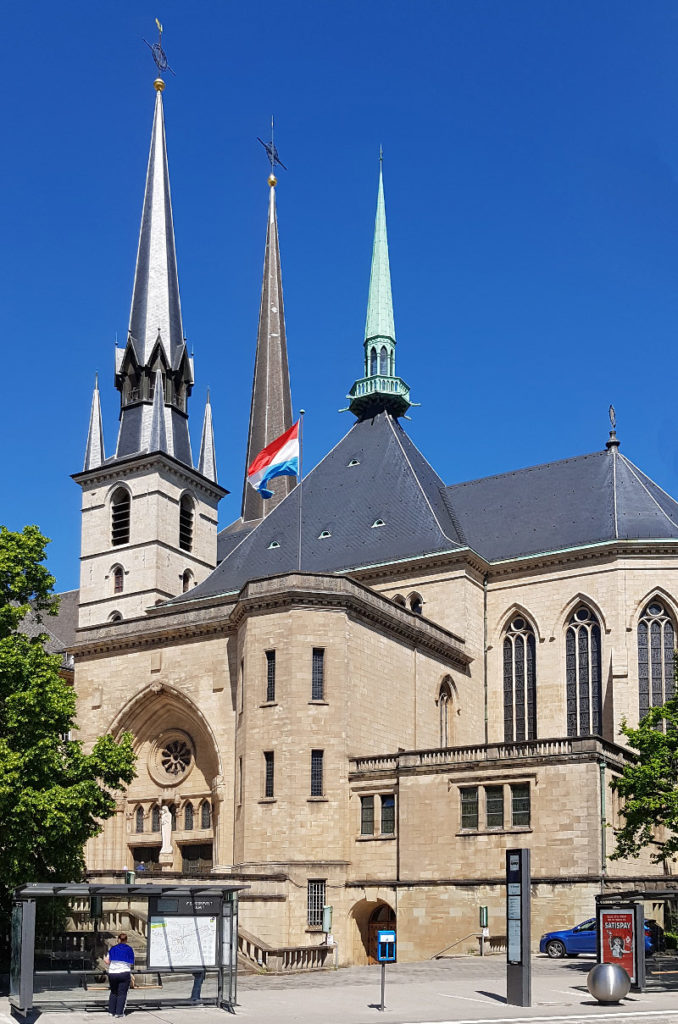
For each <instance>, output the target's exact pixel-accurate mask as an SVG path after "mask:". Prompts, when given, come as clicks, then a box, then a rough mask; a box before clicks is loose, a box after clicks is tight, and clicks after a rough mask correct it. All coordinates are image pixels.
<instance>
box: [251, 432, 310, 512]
mask: <svg viewBox="0 0 678 1024" xmlns="http://www.w3.org/2000/svg"><path fill="white" fill-rule="evenodd" d="M274 476H297V477H298V476H299V420H297V422H296V423H295V424H294V425H293V426H291V427H290V429H289V430H286V431H285V433H284V434H281V435H280V437H276V439H275V441H271V443H270V444H267V445H266V447H265V448H262V449H261V451H260V452H259V454H258V455H257V457H256V459H255V460H254V462H253V463H252V465H251V466H250V468H249V469H248V470H247V479H248V480H249V482H250V483H251V484H252V487H254V489H255V491H259V494H260V495H261V496H262V498H272V497H273V491H269V490H268V488H267V487H266V484H267V483H268V482H269V480H272V479H273V477H274Z"/></svg>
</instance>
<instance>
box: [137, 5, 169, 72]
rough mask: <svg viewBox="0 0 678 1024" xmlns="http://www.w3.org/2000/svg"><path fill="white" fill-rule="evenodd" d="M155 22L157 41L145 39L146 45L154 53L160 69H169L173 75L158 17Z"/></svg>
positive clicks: (156, 63)
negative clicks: (163, 44)
mask: <svg viewBox="0 0 678 1024" xmlns="http://www.w3.org/2000/svg"><path fill="white" fill-rule="evenodd" d="M155 23H156V25H157V26H158V41H157V43H149V41H148V39H144V42H145V43H146V46H147V47H148V48H149V50H150V51H151V53H152V54H153V60H154V61H155V66H156V67H157V69H158V71H169V73H170V74H171V75H173V74H174V71H173V70H172V68H171V67H170V66H169V64H168V63H167V55H166V53H165V51H164V50H163V48H162V25H161V24H160V22H159V20H158V19H157V18H156V19H155Z"/></svg>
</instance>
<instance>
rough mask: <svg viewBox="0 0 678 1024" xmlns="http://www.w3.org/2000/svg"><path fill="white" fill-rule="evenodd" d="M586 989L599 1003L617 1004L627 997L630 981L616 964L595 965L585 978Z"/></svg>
mask: <svg viewBox="0 0 678 1024" xmlns="http://www.w3.org/2000/svg"><path fill="white" fill-rule="evenodd" d="M586 987H587V988H588V990H589V992H590V993H591V995H592V996H593V998H594V999H597V1000H598V1002H599V1003H618V1002H619V1000H620V999H623V998H624V996H627V995H628V993H629V989H630V988H631V979H630V978H629V976H628V974H627V973H626V971H625V970H624V968H623V967H620V966H619V965H618V964H596V966H595V967H592V968H591V970H590V971H589V973H588V975H587V976H586Z"/></svg>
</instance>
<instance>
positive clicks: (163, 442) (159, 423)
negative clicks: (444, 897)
mask: <svg viewBox="0 0 678 1024" xmlns="http://www.w3.org/2000/svg"><path fill="white" fill-rule="evenodd" d="M148 450H149V452H166V451H167V431H166V430H165V401H164V395H163V380H162V373H161V372H160V370H156V373H155V391H154V392H153V406H152V414H151V432H150V434H149V437H148Z"/></svg>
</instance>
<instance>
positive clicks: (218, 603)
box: [69, 573, 473, 671]
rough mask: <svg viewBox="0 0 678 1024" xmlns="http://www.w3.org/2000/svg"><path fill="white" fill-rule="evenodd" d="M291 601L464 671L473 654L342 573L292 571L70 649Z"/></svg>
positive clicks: (204, 627)
mask: <svg viewBox="0 0 678 1024" xmlns="http://www.w3.org/2000/svg"><path fill="white" fill-rule="evenodd" d="M292 607H306V608H308V607H312V608H326V609H337V608H339V609H342V610H344V611H346V612H347V613H349V614H352V615H354V616H355V617H356V618H357V619H359V620H361V621H362V622H367V623H369V624H371V625H376V626H378V627H379V628H380V629H382V630H384V631H385V632H387V633H389V634H390V635H391V636H394V637H397V638H398V639H400V640H405V641H406V642H407V643H409V644H411V645H412V646H413V647H416V648H418V649H420V650H424V651H427V652H429V653H431V654H433V655H435V656H437V657H440V658H442V659H443V660H445V661H447V662H450V663H452V664H454V665H456V666H457V667H458V668H460V669H461V670H462V671H465V670H466V668H467V666H468V664H469V663H470V662H471V661H472V660H473V658H472V656H471V655H470V654H468V653H467V651H466V650H465V649H464V641H463V640H462V639H460V638H459V637H457V636H455V635H454V633H451V632H450V631H449V630H447V629H444V628H443V627H442V626H438V625H436V624H435V623H433V622H430V621H429V620H428V619H426V618H423V617H422V616H420V615H415V614H414V612H410V611H408V609H406V608H401V607H400V606H399V605H396V604H393V602H392V601H390V600H389V599H388V598H387V597H383V596H382V595H381V594H377V593H375V592H374V591H372V590H370V589H369V588H368V587H366V586H363V584H361V583H358V582H356V581H355V580H352V579H349V578H348V577H344V576H333V575H328V576H324V575H317V574H312V573H289V574H286V575H283V576H274V577H270V578H267V579H262V580H253V581H252V582H250V583H247V584H246V585H245V586H244V587H243V589H242V591H241V592H240V594H239V595H238V596H237V597H235V596H232V595H228V596H225V597H224V596H222V597H218V598H210V599H208V600H204V601H199V600H198V601H190V602H185V603H184V602H182V603H180V604H177V605H173V606H172V605H170V606H166V607H165V608H159V609H158V610H157V611H154V613H153V614H152V615H147V616H144V617H139V618H136V619H126V620H123V621H122V622H117V623H106V624H102V625H98V626H88V627H85V628H81V629H79V630H78V631H77V633H76V637H77V639H76V642H75V643H74V644H73V645H72V646H70V647H69V652H70V653H72V654H74V655H75V657H76V659H78V658H82V657H84V656H91V655H100V654H105V653H108V652H110V651H124V650H133V649H138V648H143V647H156V646H158V645H162V644H166V643H167V642H168V641H170V642H181V641H182V640H193V639H195V638H197V637H208V636H210V635H212V636H214V635H222V636H225V635H227V634H228V633H230V632H233V631H234V630H236V629H237V628H238V627H239V625H240V624H241V623H242V622H243V621H244V620H245V618H247V617H248V616H249V615H262V614H266V613H267V612H269V611H276V610H280V609H286V608H292Z"/></svg>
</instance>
